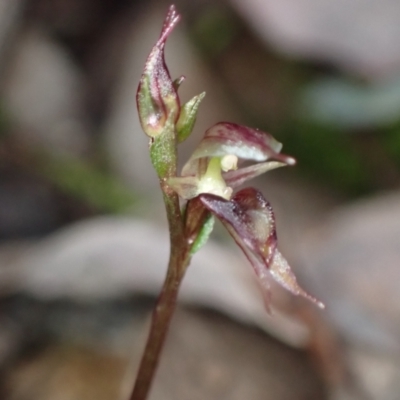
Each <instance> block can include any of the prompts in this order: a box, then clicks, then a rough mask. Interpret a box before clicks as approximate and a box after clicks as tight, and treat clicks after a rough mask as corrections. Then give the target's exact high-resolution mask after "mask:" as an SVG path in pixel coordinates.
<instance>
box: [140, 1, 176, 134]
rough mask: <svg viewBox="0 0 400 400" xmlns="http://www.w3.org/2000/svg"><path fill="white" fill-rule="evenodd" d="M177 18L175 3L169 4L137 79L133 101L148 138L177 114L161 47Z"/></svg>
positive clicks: (173, 119)
mask: <svg viewBox="0 0 400 400" xmlns="http://www.w3.org/2000/svg"><path fill="white" fill-rule="evenodd" d="M179 19H180V15H178V14H177V12H176V9H175V6H174V5H172V6H170V8H169V10H168V14H167V16H166V18H165V21H164V25H163V28H162V30H161V34H160V37H159V39H158V41H157V43H156V44H155V46H154V47H153V49H152V51H151V53H150V55H149V57H148V58H147V61H146V64H145V67H144V71H143V74H142V77H141V79H140V83H139V87H138V91H137V95H136V101H137V107H138V111H139V118H140V123H141V125H142V128H143V130H144V132H145V133H146V134H147V135H148V136H150V137H156V136H158V135H160V134H161V133H162V132H163V130H164V127H165V125H166V124H167V123H168V122H169V123H173V124H174V123H175V122H176V121H177V119H178V117H179V110H180V104H179V97H178V93H177V91H176V88H175V86H176V85H174V83H173V81H172V79H171V77H170V74H169V71H168V68H167V66H166V64H165V58H164V47H165V42H166V40H167V38H168V36H169V35H170V34H171V32H172V30H173V29H174V27H175V26H176V24H177V23H178V21H179Z"/></svg>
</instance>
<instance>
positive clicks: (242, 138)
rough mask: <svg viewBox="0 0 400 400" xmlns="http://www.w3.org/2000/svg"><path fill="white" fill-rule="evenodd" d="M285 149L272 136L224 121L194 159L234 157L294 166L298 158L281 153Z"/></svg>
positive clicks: (210, 131) (207, 135)
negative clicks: (274, 161)
mask: <svg viewBox="0 0 400 400" xmlns="http://www.w3.org/2000/svg"><path fill="white" fill-rule="evenodd" d="M281 148H282V144H281V143H279V142H278V141H277V140H275V139H274V138H273V136H272V135H270V134H268V133H265V132H262V131H259V130H257V129H252V128H249V127H246V126H241V125H237V124H233V123H230V122H220V123H218V124H216V125H214V126H213V127H211V128H210V129H208V130H207V131H206V133H205V135H204V138H203V140H202V141H201V142H200V144H199V145H198V146H197V148H196V150H195V152H194V153H193V155H192V157H191V159H190V160H194V159H196V158H201V157H222V156H224V155H227V154H233V155H235V156H237V157H239V158H240V159H243V160H252V161H259V162H261V161H267V160H276V161H280V162H283V163H285V164H289V165H294V164H295V162H296V161H295V159H294V158H292V157H290V156H287V155H284V154H280V153H279V152H280V150H281ZM190 160H189V161H190Z"/></svg>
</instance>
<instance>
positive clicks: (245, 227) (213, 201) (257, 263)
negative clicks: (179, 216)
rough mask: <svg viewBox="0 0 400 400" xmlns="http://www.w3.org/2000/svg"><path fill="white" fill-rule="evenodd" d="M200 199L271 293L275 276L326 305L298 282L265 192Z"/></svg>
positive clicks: (247, 191)
mask: <svg viewBox="0 0 400 400" xmlns="http://www.w3.org/2000/svg"><path fill="white" fill-rule="evenodd" d="M198 198H199V199H200V201H201V202H202V203H203V205H204V206H205V207H206V208H207V209H208V210H209V211H210V212H211V213H213V214H214V215H215V216H217V217H218V218H219V220H220V221H221V222H222V223H223V225H224V226H225V227H226V228H227V230H228V232H229V233H230V234H231V236H232V237H233V239H234V240H235V242H236V243H237V244H238V245H239V247H240V248H241V249H242V251H243V253H244V254H245V255H246V257H247V259H248V260H249V261H250V263H251V265H252V266H253V269H254V271H255V273H256V275H257V277H258V278H259V281H260V283H261V285H262V286H263V288H264V289H265V290H266V291H267V292H268V289H269V283H268V282H269V279H271V278H273V279H274V280H275V281H276V282H278V283H279V284H280V285H281V286H283V287H284V288H285V289H287V290H289V291H290V292H291V293H293V294H295V295H300V296H303V297H305V298H307V299H309V300H311V301H313V302H314V303H316V304H317V305H318V306H319V307H321V308H323V307H324V306H323V304H322V303H321V302H319V301H318V300H316V299H315V298H314V297H312V296H310V295H309V294H308V293H307V292H306V291H305V290H303V289H302V288H301V287H300V286H299V285H298V283H297V280H296V277H295V275H294V274H293V272H292V270H291V269H290V266H289V264H288V263H287V261H286V260H285V259H284V258H283V256H282V254H281V253H280V252H279V250H278V249H277V237H276V229H275V216H274V213H273V210H272V208H271V205H270V203H269V202H268V201H267V200H265V198H264V197H263V195H262V194H261V192H259V191H258V190H256V189H254V188H246V189H243V190H241V191H239V192H238V193H237V194H236V195H235V196H234V197H233V198H232V200H230V201H228V200H224V199H222V198H220V197H217V196H214V195H210V194H201V195H199V197H198Z"/></svg>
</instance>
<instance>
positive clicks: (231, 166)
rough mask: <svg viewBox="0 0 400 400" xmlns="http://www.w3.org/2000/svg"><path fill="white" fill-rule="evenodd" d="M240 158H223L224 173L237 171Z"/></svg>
mask: <svg viewBox="0 0 400 400" xmlns="http://www.w3.org/2000/svg"><path fill="white" fill-rule="evenodd" d="M237 164H238V158H237V156H235V155H234V154H228V155H226V156H223V157H222V158H221V169H222V171H224V172H227V171H232V170H236V169H237Z"/></svg>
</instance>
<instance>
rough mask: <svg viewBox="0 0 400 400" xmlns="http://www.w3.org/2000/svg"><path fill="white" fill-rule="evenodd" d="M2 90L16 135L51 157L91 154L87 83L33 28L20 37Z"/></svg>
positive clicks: (40, 31) (56, 46) (55, 47)
mask: <svg viewBox="0 0 400 400" xmlns="http://www.w3.org/2000/svg"><path fill="white" fill-rule="evenodd" d="M2 86H3V87H2V101H3V105H4V109H5V111H6V112H7V114H8V116H9V117H10V119H11V121H12V126H13V127H14V129H13V131H14V134H16V135H21V138H22V139H23V140H25V141H28V142H29V143H31V144H33V145H38V146H44V147H46V148H48V149H49V150H52V151H61V152H65V153H69V154H79V153H82V152H83V151H84V150H85V149H86V148H87V145H88V143H87V142H88V136H87V135H88V132H87V129H86V126H85V123H84V111H83V110H84V107H83V105H84V102H83V101H84V98H83V96H84V80H83V77H82V76H81V73H80V71H79V70H78V68H77V67H76V66H75V64H74V63H73V61H72V59H70V58H69V56H68V54H67V53H66V52H65V51H64V50H63V49H62V48H61V47H60V46H59V45H58V44H57V43H56V42H54V41H53V40H51V39H50V37H49V36H47V35H46V33H45V32H44V31H42V30H40V29H39V28H31V29H28V30H26V31H24V32H23V33H21V34H20V37H19V39H18V40H17V41H16V43H15V46H14V51H13V53H12V55H11V57H10V58H9V60H8V63H7V67H6V72H5V76H4V79H3V84H2Z"/></svg>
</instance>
